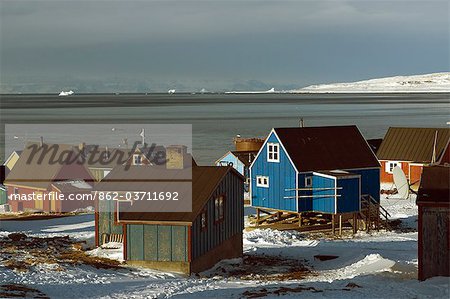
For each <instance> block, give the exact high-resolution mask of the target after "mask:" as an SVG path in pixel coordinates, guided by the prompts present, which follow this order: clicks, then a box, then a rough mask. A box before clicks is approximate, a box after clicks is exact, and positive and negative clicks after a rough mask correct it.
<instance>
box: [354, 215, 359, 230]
mask: <svg viewBox="0 0 450 299" xmlns="http://www.w3.org/2000/svg"><path fill="white" fill-rule="evenodd" d="M357 232H358V218H357V214H356V213H353V234H356V233H357Z"/></svg>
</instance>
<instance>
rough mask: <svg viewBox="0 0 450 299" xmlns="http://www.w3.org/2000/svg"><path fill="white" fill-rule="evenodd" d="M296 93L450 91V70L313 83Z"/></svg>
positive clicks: (297, 90) (295, 91)
mask: <svg viewBox="0 0 450 299" xmlns="http://www.w3.org/2000/svg"><path fill="white" fill-rule="evenodd" d="M291 92H294V93H297V92H299V93H347V92H355V93H359V92H373V93H378V92H450V72H444V73H433V74H425V75H413V76H395V77H386V78H379V79H371V80H364V81H357V82H350V83H331V84H319V85H311V86H308V87H304V88H301V89H296V90H292V91H291Z"/></svg>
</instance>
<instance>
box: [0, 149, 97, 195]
mask: <svg viewBox="0 0 450 299" xmlns="http://www.w3.org/2000/svg"><path fill="white" fill-rule="evenodd" d="M45 145H46V146H48V148H47V149H48V150H49V151H48V153H46V154H41V153H42V151H41V145H40V143H38V142H29V143H27V145H26V146H25V148H24V150H23V151H22V154H21V155H20V157H19V159H18V160H17V163H16V165H15V166H14V168H13V169H12V170H11V172H10V173H9V174H8V176H7V177H6V179H5V182H4V184H5V185H9V184H10V185H18V186H26V187H31V188H37V189H47V188H48V187H49V185H50V184H51V183H52V182H53V181H54V180H55V178H56V176H57V175H58V173H59V172H60V170H61V168H62V167H63V166H64V165H69V164H70V163H77V162H76V161H79V160H78V159H79V158H80V156H79V153H78V151H77V150H78V149H77V147H74V146H72V145H67V144H45ZM36 149H38V151H36ZM61 157H62V159H63V161H59V158H61ZM41 158H42V160H41ZM74 160H75V161H74ZM80 164H81V163H80ZM68 175H70V174H68ZM59 179H73V178H70V177H68V178H63V177H61V178H59ZM79 179H91V178H79Z"/></svg>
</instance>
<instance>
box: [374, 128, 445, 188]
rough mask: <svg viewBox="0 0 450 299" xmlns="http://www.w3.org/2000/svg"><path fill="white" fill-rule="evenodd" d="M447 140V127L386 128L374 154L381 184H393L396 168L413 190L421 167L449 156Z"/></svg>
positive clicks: (419, 176)
mask: <svg viewBox="0 0 450 299" xmlns="http://www.w3.org/2000/svg"><path fill="white" fill-rule="evenodd" d="M449 141H450V129H449V128H389V130H388V131H387V133H386V136H385V137H384V139H383V142H382V143H381V146H380V148H379V149H378V151H377V157H378V160H379V161H380V163H381V183H385V184H386V183H393V175H392V171H393V169H394V167H395V166H399V167H400V168H401V169H402V170H403V172H404V173H405V175H406V177H407V178H408V179H409V183H410V184H411V185H413V188H414V189H416V190H417V188H418V186H419V183H420V178H421V175H422V169H423V167H424V166H426V165H429V164H431V163H435V162H439V161H441V160H445V157H449V155H450V154H449V151H450V149H449ZM444 162H445V161H444Z"/></svg>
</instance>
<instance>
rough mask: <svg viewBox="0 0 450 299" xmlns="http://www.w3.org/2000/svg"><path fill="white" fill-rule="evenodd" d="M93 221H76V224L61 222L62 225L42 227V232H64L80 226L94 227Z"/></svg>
mask: <svg viewBox="0 0 450 299" xmlns="http://www.w3.org/2000/svg"><path fill="white" fill-rule="evenodd" d="M94 226H95V221H88V222H82V223H76V224H63V225H54V226H51V227H50V228H44V229H42V231H43V232H49V233H52V232H65V231H68V230H78V229H81V228H87V227H94Z"/></svg>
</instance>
